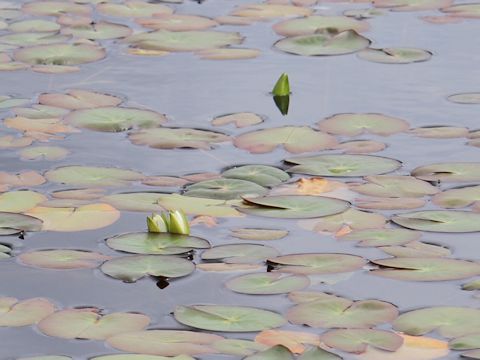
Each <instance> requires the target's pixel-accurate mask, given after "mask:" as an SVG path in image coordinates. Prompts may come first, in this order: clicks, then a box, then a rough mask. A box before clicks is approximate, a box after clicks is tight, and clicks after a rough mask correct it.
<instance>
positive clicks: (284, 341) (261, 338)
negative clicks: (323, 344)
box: [255, 329, 320, 354]
mask: <svg viewBox="0 0 480 360" xmlns="http://www.w3.org/2000/svg"><path fill="white" fill-rule="evenodd" d="M255 341H256V342H258V343H261V344H265V345H269V346H275V345H282V346H284V347H286V348H287V349H288V350H290V351H291V352H292V353H294V354H301V353H303V352H304V351H305V345H313V346H319V345H320V336H318V335H317V334H313V333H309V332H308V333H307V332H300V331H286V330H275V329H274V330H264V331H262V332H261V333H259V334H258V335H257V336H255Z"/></svg>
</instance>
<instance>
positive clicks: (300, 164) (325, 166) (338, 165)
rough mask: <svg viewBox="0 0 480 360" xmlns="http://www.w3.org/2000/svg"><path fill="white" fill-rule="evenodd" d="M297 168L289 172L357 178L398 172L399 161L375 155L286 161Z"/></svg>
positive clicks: (301, 158) (316, 156) (335, 156)
mask: <svg viewBox="0 0 480 360" xmlns="http://www.w3.org/2000/svg"><path fill="white" fill-rule="evenodd" d="M285 161H286V162H288V163H292V164H295V166H293V167H291V168H290V169H288V172H291V173H297V174H307V175H315V176H332V177H356V176H368V175H381V174H386V173H389V172H392V171H395V170H397V169H398V168H399V167H400V166H402V163H401V162H400V161H398V160H394V159H389V158H386V157H380V156H373V155H333V154H332V155H331V154H327V155H314V156H304V157H296V158H289V159H286V160H285Z"/></svg>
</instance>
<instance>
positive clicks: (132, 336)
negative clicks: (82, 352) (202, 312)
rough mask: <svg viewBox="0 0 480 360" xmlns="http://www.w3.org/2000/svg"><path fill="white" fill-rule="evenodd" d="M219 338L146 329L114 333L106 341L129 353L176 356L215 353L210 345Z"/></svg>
mask: <svg viewBox="0 0 480 360" xmlns="http://www.w3.org/2000/svg"><path fill="white" fill-rule="evenodd" d="M220 340H223V337H221V336H218V335H214V334H208V333H202V332H197V331H179V330H146V331H136V332H129V333H123V334H119V335H114V336H112V337H109V338H108V339H107V341H106V343H107V344H108V345H109V346H111V347H113V348H115V349H117V350H121V351H126V352H129V353H139V354H148V355H162V356H177V355H182V354H185V355H201V354H211V353H216V352H217V351H216V350H214V349H213V348H212V345H213V343H215V342H217V341H220ZM178 360H180V359H178Z"/></svg>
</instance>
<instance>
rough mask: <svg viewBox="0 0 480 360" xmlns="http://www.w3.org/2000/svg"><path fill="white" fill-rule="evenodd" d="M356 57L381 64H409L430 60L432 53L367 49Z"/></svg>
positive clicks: (395, 49)
mask: <svg viewBox="0 0 480 360" xmlns="http://www.w3.org/2000/svg"><path fill="white" fill-rule="evenodd" d="M357 56H358V57H359V58H360V59H363V60H368V61H373V62H378V63H383V64H409V63H414V62H422V61H427V60H430V58H431V57H432V53H431V52H430V51H426V50H422V49H415V48H383V49H371V48H369V49H365V50H362V51H360V52H359V53H358V54H357Z"/></svg>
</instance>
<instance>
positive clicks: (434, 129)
mask: <svg viewBox="0 0 480 360" xmlns="http://www.w3.org/2000/svg"><path fill="white" fill-rule="evenodd" d="M409 133H410V134H413V135H415V136H419V137H423V138H431V139H455V138H464V137H467V136H468V129H467V128H465V127H459V126H442V125H440V126H424V127H418V128H415V129H411V130H410V131H409Z"/></svg>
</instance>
